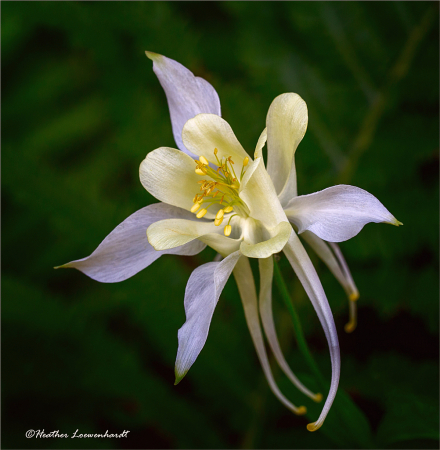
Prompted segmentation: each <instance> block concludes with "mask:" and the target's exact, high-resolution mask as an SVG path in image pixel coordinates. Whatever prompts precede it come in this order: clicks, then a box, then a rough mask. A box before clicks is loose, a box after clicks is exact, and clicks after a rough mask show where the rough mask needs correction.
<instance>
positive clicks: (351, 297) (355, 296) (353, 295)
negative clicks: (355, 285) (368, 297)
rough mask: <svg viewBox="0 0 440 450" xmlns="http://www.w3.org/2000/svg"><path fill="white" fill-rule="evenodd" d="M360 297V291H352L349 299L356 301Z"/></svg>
mask: <svg viewBox="0 0 440 450" xmlns="http://www.w3.org/2000/svg"><path fill="white" fill-rule="evenodd" d="M358 298H359V292H352V293H351V294H350V295H349V296H348V299H349V300H350V301H351V302H355V301H356V300H357V299H358Z"/></svg>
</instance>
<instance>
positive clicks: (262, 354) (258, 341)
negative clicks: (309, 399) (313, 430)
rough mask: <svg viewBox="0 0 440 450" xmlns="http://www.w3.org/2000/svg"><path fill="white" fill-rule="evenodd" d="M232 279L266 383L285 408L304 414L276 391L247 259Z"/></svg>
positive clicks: (236, 267)
mask: <svg viewBox="0 0 440 450" xmlns="http://www.w3.org/2000/svg"><path fill="white" fill-rule="evenodd" d="M234 277H235V281H236V282H237V286H238V291H239V292H240V297H241V301H242V303H243V308H244V315H245V317H246V322H247V325H248V328H249V331H250V333H251V337H252V341H253V342H254V346H255V349H256V351H257V355H258V359H259V360H260V363H261V367H262V368H263V371H264V375H266V379H267V382H268V383H269V387H270V389H271V390H272V392H273V393H274V394H275V395H276V397H277V398H278V400H280V401H281V403H283V404H284V405H285V406H286V407H287V408H289V409H290V410H291V411H293V412H294V413H295V414H305V412H306V408H305V407H304V406H300V407H297V406H295V405H294V404H292V403H291V402H290V401H289V400H287V398H286V397H284V395H283V394H282V393H281V391H280V390H279V389H278V386H277V385H276V383H275V380H274V378H273V375H272V371H271V369H270V365H269V360H268V358H267V353H266V348H265V346H264V341H263V334H262V333H261V326H260V319H259V317H258V306H257V292H256V290H255V283H254V277H253V275H252V270H251V266H250V264H249V260H248V258H244V257H243V258H241V259H240V260H239V261H238V263H237V265H236V266H235V269H234Z"/></svg>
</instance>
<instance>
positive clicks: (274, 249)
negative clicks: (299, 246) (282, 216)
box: [240, 222, 292, 258]
mask: <svg viewBox="0 0 440 450" xmlns="http://www.w3.org/2000/svg"><path fill="white" fill-rule="evenodd" d="M261 231H262V236H263V239H264V238H265V239H266V240H263V241H261V242H257V243H255V244H254V243H249V242H246V237H245V240H244V241H243V242H242V243H241V245H240V251H241V253H243V255H245V256H248V257H249V258H268V257H269V256H271V255H273V254H274V253H278V252H280V251H281V250H282V249H283V248H284V246H285V245H286V242H287V241H288V239H289V236H290V233H292V225H290V223H289V222H281V223H279V224H278V225H277V226H276V227H275V228H273V229H272V230H266V229H264V228H263V230H261Z"/></svg>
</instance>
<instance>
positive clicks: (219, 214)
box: [215, 209, 225, 219]
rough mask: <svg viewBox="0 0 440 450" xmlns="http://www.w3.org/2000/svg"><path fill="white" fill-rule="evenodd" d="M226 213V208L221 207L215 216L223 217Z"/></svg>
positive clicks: (217, 217)
mask: <svg viewBox="0 0 440 450" xmlns="http://www.w3.org/2000/svg"><path fill="white" fill-rule="evenodd" d="M224 213H225V210H224V209H220V210H219V211H218V213H217V214H216V215H215V218H216V219H221V218H222V217H223V214H224Z"/></svg>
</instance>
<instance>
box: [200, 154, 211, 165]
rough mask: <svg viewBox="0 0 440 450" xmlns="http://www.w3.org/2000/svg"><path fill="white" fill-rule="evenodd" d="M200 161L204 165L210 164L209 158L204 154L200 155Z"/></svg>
mask: <svg viewBox="0 0 440 450" xmlns="http://www.w3.org/2000/svg"><path fill="white" fill-rule="evenodd" d="M199 161H200V162H201V163H202V164H203V165H204V166H208V165H209V162H208V160H207V159H206V158H205V157H204V156H200V157H199Z"/></svg>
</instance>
